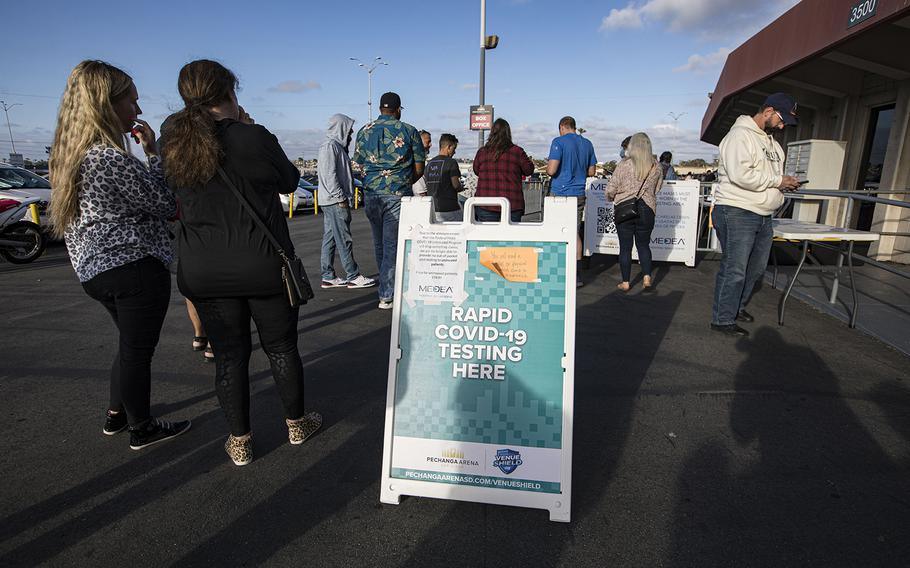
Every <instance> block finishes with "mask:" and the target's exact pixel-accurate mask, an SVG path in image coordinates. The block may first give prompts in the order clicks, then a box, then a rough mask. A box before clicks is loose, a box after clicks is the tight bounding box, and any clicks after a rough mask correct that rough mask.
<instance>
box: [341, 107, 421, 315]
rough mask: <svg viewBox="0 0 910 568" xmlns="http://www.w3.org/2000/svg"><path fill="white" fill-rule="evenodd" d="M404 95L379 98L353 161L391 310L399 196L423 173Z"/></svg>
mask: <svg viewBox="0 0 910 568" xmlns="http://www.w3.org/2000/svg"><path fill="white" fill-rule="evenodd" d="M401 109H402V107H401V97H399V96H398V95H397V94H395V93H386V94H384V95H382V98H380V99H379V112H380V113H381V114H380V115H379V117H378V118H377V119H376V120H375V121H373V122H371V123H369V124H367V125H366V126H364V127H363V128H361V129H360V131H359V132H358V133H357V143H356V145H355V149H354V162H356V163H357V164H359V165H360V166H361V167H362V168H363V171H364V174H365V176H364V179H363V195H364V206H365V207H366V210H367V218H368V219H369V220H370V225H371V226H372V228H373V246H374V248H375V252H376V265H377V266H378V267H379V308H380V309H384V310H387V309H390V308H391V307H392V299H393V297H394V295H395V261H396V258H395V257H396V255H397V254H398V218H399V214H400V212H401V196H402V195H413V193H412V192H411V185H412V184H413V183H414V182H416V181H417V180H418V179H420V177H421V176H422V175H423V164H424V162H425V161H426V153H425V151H424V149H423V141H422V140H421V139H420V135H419V134H418V133H417V129H416V128H414V127H413V126H411V125H410V124H407V123H405V122H401Z"/></svg>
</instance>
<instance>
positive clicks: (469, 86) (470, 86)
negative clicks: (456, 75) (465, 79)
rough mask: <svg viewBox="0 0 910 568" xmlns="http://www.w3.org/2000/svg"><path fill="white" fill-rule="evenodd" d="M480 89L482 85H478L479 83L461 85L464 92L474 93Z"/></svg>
mask: <svg viewBox="0 0 910 568" xmlns="http://www.w3.org/2000/svg"><path fill="white" fill-rule="evenodd" d="M478 88H480V85H478V84H477V83H462V85H461V90H462V91H473V90H475V89H478Z"/></svg>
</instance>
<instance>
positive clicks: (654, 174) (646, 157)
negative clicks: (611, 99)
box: [607, 132, 663, 292]
mask: <svg viewBox="0 0 910 568" xmlns="http://www.w3.org/2000/svg"><path fill="white" fill-rule="evenodd" d="M661 185H663V174H662V172H661V169H660V167H659V166H658V165H657V160H655V159H654V153H653V152H652V151H651V139H650V138H648V135H647V134H645V133H644V132H638V133H636V134H634V135H632V137H631V138H630V140H629V146H628V149H627V150H626V159H624V160H622V161H621V162H619V164H617V166H616V170H614V171H613V177H611V178H610V183H609V184H607V199H609V200H610V201H612V202H613V203H615V204H619V203H622V202H624V201H627V200H629V199H637V200H638V214H639V215H638V217H636V218H635V219H630V220H628V221H626V222H624V223H618V224H617V225H616V234H617V236H618V237H619V269H620V272H622V282H620V283H619V284H618V285H617V286H616V287H617V288H619V289H620V290H622V291H623V292H628V291H629V288H631V283H630V277H631V275H632V243H633V241H634V243H635V248H636V249H637V250H638V261H639V262H640V263H641V272H642V274H643V275H644V276H643V279H642V285H643V286H644V287H645V289H649V288H651V285H652V283H651V247H650V242H651V231H653V230H654V211H655V210H656V209H657V192H658V191H660V186H661Z"/></svg>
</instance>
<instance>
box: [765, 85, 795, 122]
mask: <svg viewBox="0 0 910 568" xmlns="http://www.w3.org/2000/svg"><path fill="white" fill-rule="evenodd" d="M765 106H766V107H771V108H773V109H774V110H776V111H777V112H779V113H780V117H781V118H782V119H783V121H784V124H786V125H787V126H796V125H797V123H798V122H799V121H798V119H797V116H796V102H795V101H794V100H793V98H792V97H791V96H790V95H788V94H786V93H774V94H773V95H768V98H767V99H765Z"/></svg>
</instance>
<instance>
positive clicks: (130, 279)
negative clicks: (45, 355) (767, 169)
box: [50, 61, 190, 450]
mask: <svg viewBox="0 0 910 568" xmlns="http://www.w3.org/2000/svg"><path fill="white" fill-rule="evenodd" d="M138 99H139V93H138V92H137V91H136V86H135V85H134V84H133V80H132V78H130V76H129V75H127V74H126V73H124V72H123V71H121V70H120V69H117V68H116V67H113V66H111V65H109V64H107V63H104V62H103V61H83V62H82V63H80V64H79V65H77V66H76V68H75V69H73V72H72V73H71V74H70V77H69V81H68V82H67V86H66V91H64V93H63V100H62V102H61V104H60V112H59V115H58V118H57V130H56V133H55V135H54V145H53V147H52V148H53V151H52V154H51V160H50V170H51V183H52V186H53V188H54V191H53V193H52V197H51V221H52V222H53V225H54V230H55V232H56V233H57V234H58V235H62V236H63V237H64V238H65V239H66V246H67V249H68V251H69V253H70V259H71V261H72V263H73V268H75V270H76V275H77V276H78V278H79V281H80V282H81V283H82V287H83V288H84V289H85V291H86V293H87V294H88V295H89V296H90V297H92V298H93V299H95V300H97V301H98V302H100V303H101V304H102V305H103V306H104V307H105V309H107V311H108V312H109V313H110V315H111V318H112V319H113V320H114V324H115V325H116V326H117V329H118V331H119V340H118V346H119V349H118V350H117V355H116V356H115V357H114V363H113V368H112V369H111V379H110V380H111V384H110V402H109V406H108V412H107V418H106V421H105V423H104V427H103V430H102V431H103V432H104V434H108V435H113V434H116V433H117V432H120V431H122V430H124V429H125V428H127V426H129V431H130V447H131V448H132V449H134V450H138V449H141V448H143V447H145V446H147V445H149V444H154V443H156V442H160V441H163V440H166V439H168V438H172V437H174V436H177V435H179V434H181V433H183V432H185V431H186V430H187V429H189V427H190V423H189V421H182V422H176V423H170V422H167V421H164V420H158V419H155V418H153V417H152V416H151V413H150V410H149V394H150V390H151V366H152V355H153V354H154V352H155V347H156V346H157V345H158V337H159V335H160V334H161V326H162V324H163V323H164V317H165V314H166V313H167V308H168V303H169V301H170V295H171V277H170V273H169V272H168V270H167V268H166V266H167V264H168V263H170V262H171V259H172V255H173V253H172V251H171V245H170V241H169V239H168V232H167V224H166V222H167V220H168V219H170V218H172V217H174V216H175V215H176V213H177V203H176V201H175V198H174V196H173V194H172V193H171V192H170V190H169V189H168V187H167V185H165V182H164V174H163V173H162V169H161V160H160V159H159V158H158V147H157V144H156V143H155V134H154V132H152V129H151V128H150V127H149V125H148V123H146V122H145V121H143V120H139V119H138V118H136V117H137V115H139V114H141V113H142V110H141V109H140V108H139V105H138ZM134 124H135V125H136V126H135V127H134ZM130 131H132V133H133V136H134V137H135V138H136V140H137V141H138V142H139V143H140V144H141V145H142V149H143V151H144V152H145V154H146V156H147V157H148V166H146V165H145V164H143V163H142V162H141V161H140V160H138V159H137V158H135V157H133V156H132V155H130V152H129V147H128V146H127V143H126V136H125V135H126V133H128V132H130Z"/></svg>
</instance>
